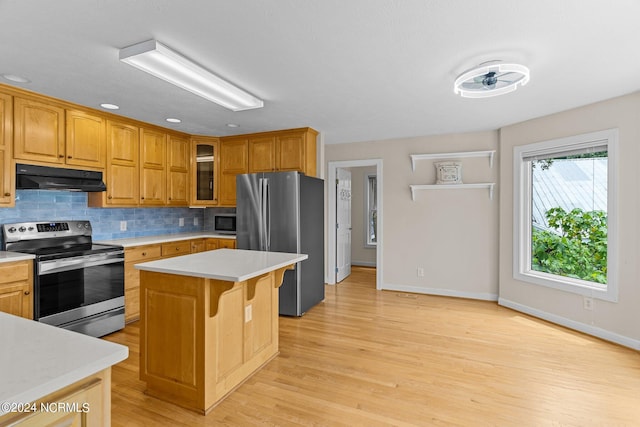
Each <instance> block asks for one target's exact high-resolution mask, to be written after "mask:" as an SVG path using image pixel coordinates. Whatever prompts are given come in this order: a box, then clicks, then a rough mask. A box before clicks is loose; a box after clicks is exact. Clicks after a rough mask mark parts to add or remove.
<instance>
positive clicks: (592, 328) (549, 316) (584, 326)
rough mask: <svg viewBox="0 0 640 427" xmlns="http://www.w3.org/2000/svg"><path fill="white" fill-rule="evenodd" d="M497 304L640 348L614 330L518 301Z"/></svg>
mask: <svg viewBox="0 0 640 427" xmlns="http://www.w3.org/2000/svg"><path fill="white" fill-rule="evenodd" d="M498 304H500V305H502V306H504V307H507V308H511V309H513V310H516V311H520V312H522V313H526V314H529V315H531V316H534V317H538V318H540V319H543V320H547V321H549V322H551V323H555V324H558V325H560V326H564V327H567V328H569V329H573V330H576V331H579V332H583V333H585V334H588V335H592V336H594V337H598V338H601V339H603V340H605V341H611V342H613V343H616V344H620V345H622V346H624V347H629V348H632V349H634V350H640V341H638V340H635V339H633V338H629V337H626V336H624V335H620V334H616V333H615V332H611V331H607V330H606V329H602V328H598V327H596V326H592V325H587V324H585V323H581V322H576V321H575V320H571V319H567V318H566V317H562V316H558V315H556V314H551V313H547V312H546V311H542V310H538V309H536V308H532V307H528V306H526V305H522V304H520V303H517V302H514V301H509V300H507V299H504V298H500V299H498Z"/></svg>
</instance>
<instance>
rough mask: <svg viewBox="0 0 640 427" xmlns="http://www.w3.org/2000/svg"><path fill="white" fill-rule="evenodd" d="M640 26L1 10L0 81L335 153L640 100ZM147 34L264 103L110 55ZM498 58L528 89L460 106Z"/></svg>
mask: <svg viewBox="0 0 640 427" xmlns="http://www.w3.org/2000/svg"><path fill="white" fill-rule="evenodd" d="M639 16H640V1H638V0H609V1H603V0H536V1H533V0H529V1H524V0H492V1H488V2H483V1H478V0H190V1H175V0H130V1H122V0H58V1H51V0H29V1H25V0H0V40H2V42H1V43H0V74H17V75H21V76H24V77H27V78H29V79H30V80H31V83H29V84H15V83H10V82H8V81H7V82H4V83H8V84H15V85H17V86H20V87H24V88H26V89H28V90H32V91H35V92H39V93H44V94H47V95H51V96H54V97H57V98H61V99H65V100H69V101H72V102H75V103H78V104H82V105H86V106H89V107H94V108H100V107H99V104H100V103H102V102H110V103H115V104H118V105H120V107H121V109H120V110H119V111H118V114H122V115H124V116H128V117H132V118H135V119H139V120H142V121H145V122H149V123H155V124H158V125H161V126H165V127H169V128H175V129H178V130H181V131H185V132H189V133H193V134H208V135H232V134H240V133H250V132H257V131H264V130H274V129H285V128H293V127H303V126H311V127H313V128H315V129H317V130H319V131H320V132H322V133H323V134H324V140H325V142H326V143H329V144H331V143H343V142H355V141H371V140H382V139H388V138H399V137H411V136H420V135H433V134H442V133H455V132H468V131H477V130H487V129H498V128H500V127H502V126H505V125H508V124H511V123H516V122H520V121H524V120H527V119H530V118H534V117H539V116H543V115H546V114H550V113H554V112H557V111H562V110H566V109H569V108H572V107H576V106H580V105H585V104H589V103H592V102H595V101H599V100H603V99H608V98H611V97H615V96H618V95H622V94H626V93H630V92H634V91H637V90H639V89H640V54H639V53H638V52H639V46H640V24H639V23H638V17H639ZM152 38H155V39H157V40H158V41H160V42H162V43H164V44H166V45H168V46H170V47H172V48H174V49H175V50H178V51H180V52H181V53H182V54H184V55H185V56H187V57H189V58H191V59H193V60H195V61H196V62H198V63H200V64H201V65H202V66H204V67H205V68H208V69H210V70H212V71H214V72H215V73H216V74H218V75H220V76H222V77H223V78H225V79H227V80H229V81H231V82H233V83H235V84H237V85H239V86H241V87H243V88H245V89H247V90H248V91H250V92H252V93H253V94H255V95H257V96H258V97H260V98H262V99H264V100H265V107H264V108H262V109H258V110H250V111H242V112H231V111H228V110H225V109H224V108H222V107H219V106H217V105H215V104H212V103H210V102H208V101H205V100H203V99H201V98H199V97H197V96H195V95H193V94H191V93H188V92H185V91H182V90H181V89H178V88H176V87H173V86H171V85H170V84H168V83H166V82H164V81H161V80H158V79H156V78H154V77H151V76H149V75H147V74H145V73H143V72H141V71H139V70H137V69H135V68H133V67H131V66H128V65H126V64H124V63H121V62H120V61H119V60H118V50H119V49H120V48H122V47H126V46H128V45H131V44H135V43H138V42H141V41H145V40H148V39H152ZM494 59H497V60H504V61H509V62H511V61H514V62H519V63H522V64H524V65H527V66H528V67H529V68H530V69H531V82H530V83H529V84H528V85H527V86H525V87H524V88H522V89H521V90H518V91H516V92H514V93H511V94H508V95H504V96H501V97H497V98H487V99H463V98H460V97H457V96H456V95H454V93H453V88H452V85H453V81H454V79H455V77H456V76H457V75H458V74H459V73H461V72H462V71H465V70H466V69H468V68H471V67H473V66H475V65H477V64H479V63H481V62H484V61H487V60H494ZM2 80H3V79H1V78H0V81H2ZM167 117H179V118H181V119H182V120H183V121H182V123H181V124H178V125H170V124H168V123H166V122H165V121H164V119H165V118H167ZM227 123H236V124H238V125H240V127H238V128H235V129H232V128H229V127H227V126H226V124H227Z"/></svg>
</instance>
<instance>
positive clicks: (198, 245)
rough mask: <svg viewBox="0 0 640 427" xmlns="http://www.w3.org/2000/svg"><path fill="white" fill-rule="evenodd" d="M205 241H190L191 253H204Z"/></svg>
mask: <svg viewBox="0 0 640 427" xmlns="http://www.w3.org/2000/svg"><path fill="white" fill-rule="evenodd" d="M205 240H206V239H193V240H191V253H192V254H195V253H198V252H204V251H205V248H206V246H205Z"/></svg>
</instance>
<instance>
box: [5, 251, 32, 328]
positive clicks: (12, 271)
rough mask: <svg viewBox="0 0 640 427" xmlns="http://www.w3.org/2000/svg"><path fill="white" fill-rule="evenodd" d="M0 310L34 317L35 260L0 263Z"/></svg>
mask: <svg viewBox="0 0 640 427" xmlns="http://www.w3.org/2000/svg"><path fill="white" fill-rule="evenodd" d="M0 311H3V312H5V313H9V314H13V315H16V316H20V317H24V318H27V319H33V261H31V260H26V261H15V262H6V263H2V264H0Z"/></svg>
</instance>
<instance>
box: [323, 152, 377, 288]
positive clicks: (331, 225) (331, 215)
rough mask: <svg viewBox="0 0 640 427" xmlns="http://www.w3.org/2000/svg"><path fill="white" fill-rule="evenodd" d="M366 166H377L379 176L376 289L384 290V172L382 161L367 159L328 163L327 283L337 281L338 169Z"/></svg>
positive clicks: (333, 283) (332, 283)
mask: <svg viewBox="0 0 640 427" xmlns="http://www.w3.org/2000/svg"><path fill="white" fill-rule="evenodd" d="M364 166H375V167H376V176H377V182H378V185H377V188H376V199H377V235H376V241H377V244H376V289H382V288H383V283H384V282H383V277H384V275H383V262H382V260H383V247H384V246H383V241H384V240H383V235H384V233H383V224H384V221H383V209H382V208H383V203H382V200H383V199H382V193H383V191H382V190H383V187H384V185H383V183H384V180H383V175H382V173H383V171H382V159H365V160H343V161H333V162H328V175H329V176H328V182H329V185H327V190H328V191H327V205H328V206H327V209H328V212H327V218H328V222H327V230H329V233H328V235H327V248H328V249H327V280H326V282H327V283H328V284H331V285H335V284H336V283H337V282H338V280H337V277H336V276H337V270H336V268H337V261H336V256H337V244H338V233H337V224H338V220H337V215H336V209H337V202H338V197H339V194H338V191H336V190H337V188H336V187H337V186H336V183H337V179H338V169H344V168H356V167H364Z"/></svg>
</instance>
